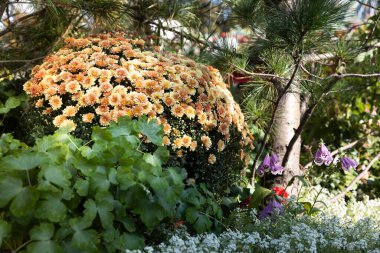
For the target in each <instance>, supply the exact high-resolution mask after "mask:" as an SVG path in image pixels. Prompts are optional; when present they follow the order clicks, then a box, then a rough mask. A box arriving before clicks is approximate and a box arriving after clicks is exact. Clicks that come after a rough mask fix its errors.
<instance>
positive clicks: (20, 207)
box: [9, 186, 39, 217]
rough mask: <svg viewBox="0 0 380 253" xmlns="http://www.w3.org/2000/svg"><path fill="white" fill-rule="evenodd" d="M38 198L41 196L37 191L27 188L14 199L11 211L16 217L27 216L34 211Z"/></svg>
mask: <svg viewBox="0 0 380 253" xmlns="http://www.w3.org/2000/svg"><path fill="white" fill-rule="evenodd" d="M38 197H39V194H38V192H37V191H36V190H35V189H33V188H31V187H29V186H28V187H25V188H23V189H22V190H21V191H20V192H19V193H18V194H17V195H16V197H15V198H14V199H13V201H12V203H11V205H10V207H9V210H10V211H11V213H12V214H13V215H14V216H16V217H20V216H25V215H27V214H28V213H29V212H31V211H32V210H33V209H34V207H35V205H36V202H37V200H38Z"/></svg>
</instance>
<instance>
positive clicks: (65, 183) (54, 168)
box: [43, 165, 71, 188]
mask: <svg viewBox="0 0 380 253" xmlns="http://www.w3.org/2000/svg"><path fill="white" fill-rule="evenodd" d="M43 175H44V177H45V179H46V180H48V181H50V182H52V183H53V184H56V185H58V186H60V187H62V188H66V187H69V186H70V178H71V173H70V171H69V170H67V169H66V168H65V167H64V166H61V165H48V166H44V168H43Z"/></svg>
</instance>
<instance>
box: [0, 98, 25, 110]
mask: <svg viewBox="0 0 380 253" xmlns="http://www.w3.org/2000/svg"><path fill="white" fill-rule="evenodd" d="M24 100H25V99H22V98H20V97H9V98H8V99H7V101H5V105H4V106H0V114H5V113H8V112H9V111H10V110H12V109H14V108H16V107H18V106H19V105H20V104H21V102H23V101H24Z"/></svg>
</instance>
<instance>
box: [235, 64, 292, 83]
mask: <svg viewBox="0 0 380 253" xmlns="http://www.w3.org/2000/svg"><path fill="white" fill-rule="evenodd" d="M235 67H236V68H237V69H238V70H239V71H241V72H243V73H244V74H247V75H250V76H257V77H270V78H276V79H282V80H288V79H287V78H285V77H282V76H278V75H273V74H265V73H254V72H250V71H247V70H245V69H243V68H239V67H238V66H235Z"/></svg>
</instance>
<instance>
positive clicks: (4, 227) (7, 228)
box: [0, 220, 11, 248]
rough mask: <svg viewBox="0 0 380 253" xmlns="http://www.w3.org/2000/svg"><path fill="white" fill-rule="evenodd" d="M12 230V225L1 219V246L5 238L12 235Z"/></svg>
mask: <svg viewBox="0 0 380 253" xmlns="http://www.w3.org/2000/svg"><path fill="white" fill-rule="evenodd" d="M10 232H11V225H10V224H9V223H8V222H6V221H4V220H0V248H1V245H2V243H3V240H4V239H5V238H7V237H8V236H9V235H10Z"/></svg>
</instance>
